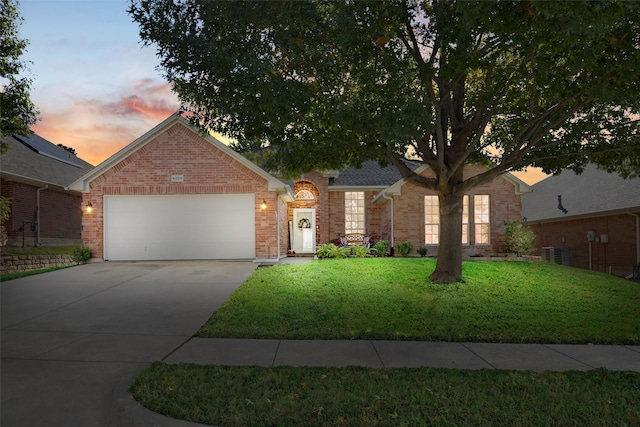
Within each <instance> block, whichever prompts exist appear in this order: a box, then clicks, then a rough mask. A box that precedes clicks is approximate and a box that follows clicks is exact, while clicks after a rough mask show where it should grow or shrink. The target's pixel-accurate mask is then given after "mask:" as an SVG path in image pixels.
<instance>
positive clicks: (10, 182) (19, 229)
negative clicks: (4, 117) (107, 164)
mask: <svg viewBox="0 0 640 427" xmlns="http://www.w3.org/2000/svg"><path fill="white" fill-rule="evenodd" d="M2 141H3V142H4V143H6V144H7V145H8V147H9V150H8V151H7V152H6V153H4V154H2V155H0V194H1V195H2V197H8V198H11V212H10V215H9V219H8V220H7V221H5V223H4V227H5V229H6V231H7V236H8V241H7V246H34V245H37V246H63V245H79V244H81V243H82V240H81V237H82V236H81V227H82V209H81V203H82V194H81V193H80V192H79V191H75V190H68V189H66V187H67V186H68V185H69V184H71V183H72V182H74V181H75V180H76V179H78V178H79V177H81V176H82V175H84V174H86V173H87V172H88V171H89V170H91V169H93V166H92V165H91V164H89V163H87V162H85V161H84V160H82V159H81V158H79V157H77V156H76V155H74V154H72V153H70V152H69V151H67V150H65V149H63V148H61V147H59V146H57V145H55V144H53V143H52V142H50V141H47V140H46V139H44V138H42V137H40V136H38V135H36V134H30V135H12V136H7V137H5V138H3V139H2Z"/></svg>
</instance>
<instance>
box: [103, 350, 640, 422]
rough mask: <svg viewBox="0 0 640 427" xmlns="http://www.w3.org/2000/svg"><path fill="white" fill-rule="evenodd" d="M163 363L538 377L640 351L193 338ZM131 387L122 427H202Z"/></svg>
mask: <svg viewBox="0 0 640 427" xmlns="http://www.w3.org/2000/svg"><path fill="white" fill-rule="evenodd" d="M163 361H164V362H166V363H195V364H200V365H228V366H262V367H272V366H284V365H286V366H328V367H331V366H335V367H344V366H364V367H371V368H417V367H432V368H455V369H506V370H530V371H538V372H541V371H567V370H579V371H586V370H590V369H597V368H606V369H609V370H624V371H636V372H640V346H612V345H565V344H489V343H448V342H424V341H348V340H330V341H326V340H260V339H255V340H250V339H222V338H191V339H190V340H188V341H187V342H185V343H184V344H183V345H182V346H180V347H179V348H178V349H176V350H175V351H174V352H172V353H171V354H169V355H168V356H167V357H165V358H164V359H163ZM128 386H129V383H124V384H122V385H121V386H120V387H119V388H117V389H116V390H115V392H114V399H115V401H116V402H117V406H118V408H119V422H120V425H123V426H124V425H126V426H136V427H157V426H164V427H203V424H196V423H191V422H188V421H181V420H175V419H172V418H169V417H165V416H162V415H160V414H156V413H154V412H151V411H150V410H148V409H146V408H144V407H142V406H141V405H140V404H138V403H137V402H136V401H135V400H133V398H132V397H131V395H130V394H129V392H128Z"/></svg>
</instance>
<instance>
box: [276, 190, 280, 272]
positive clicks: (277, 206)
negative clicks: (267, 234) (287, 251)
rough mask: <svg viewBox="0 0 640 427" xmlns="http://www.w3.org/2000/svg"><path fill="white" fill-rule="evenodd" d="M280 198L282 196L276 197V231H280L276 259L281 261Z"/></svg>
mask: <svg viewBox="0 0 640 427" xmlns="http://www.w3.org/2000/svg"><path fill="white" fill-rule="evenodd" d="M280 198H281V196H278V197H276V233H278V234H277V235H276V236H277V239H276V242H277V243H276V244H277V249H276V261H280Z"/></svg>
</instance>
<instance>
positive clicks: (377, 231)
mask: <svg viewBox="0 0 640 427" xmlns="http://www.w3.org/2000/svg"><path fill="white" fill-rule="evenodd" d="M410 166H411V167H412V168H414V169H415V170H416V171H417V172H419V173H424V174H429V173H430V171H429V170H428V168H425V167H424V166H420V165H418V164H410ZM467 170H468V173H472V174H473V173H479V172H480V171H481V170H482V169H481V168H480V167H468V168H467ZM70 189H72V190H76V191H81V192H82V193H83V206H84V207H85V208H86V207H88V206H91V208H92V209H91V212H88V211H87V210H86V209H85V210H84V213H83V227H84V228H83V230H84V231H83V236H82V237H83V241H84V244H85V245H86V246H88V247H90V248H91V250H92V254H93V257H95V258H100V259H104V260H169V259H171V260H175V259H251V260H256V261H260V260H275V259H279V258H281V257H286V256H287V253H288V252H289V251H295V252H296V254H313V253H315V250H316V247H317V246H318V245H319V244H323V243H328V242H330V241H332V240H334V239H336V238H337V237H338V235H339V234H350V233H363V234H369V235H371V237H372V238H373V239H374V241H375V240H380V239H385V240H389V241H390V242H392V244H393V242H399V241H411V242H412V243H413V245H414V247H416V248H417V247H421V246H424V245H428V246H429V247H430V253H431V254H437V248H438V219H437V212H438V207H437V197H435V195H434V194H433V193H432V192H429V191H428V190H426V189H424V188H421V187H418V186H415V185H414V184H412V183H408V182H404V180H403V179H401V177H400V174H399V172H398V171H397V170H396V169H395V168H394V167H386V168H383V167H381V166H380V165H378V164H377V163H376V162H365V164H364V165H363V167H361V168H359V169H356V168H351V167H350V168H347V169H345V170H343V171H326V172H312V173H309V174H305V175H304V176H301V177H299V178H298V179H296V180H294V181H288V182H286V181H283V180H281V179H279V178H278V177H276V176H274V175H272V174H270V173H268V172H267V171H265V170H263V169H261V168H260V167H258V166H257V165H256V164H254V163H252V162H251V161H249V160H247V159H246V158H244V157H243V156H241V155H240V154H238V153H237V152H235V151H233V150H232V149H231V148H229V147H228V146H226V145H224V144H223V143H221V142H220V141H218V140H217V139H215V138H213V137H212V136H202V134H201V133H199V132H198V130H197V129H195V128H193V127H192V126H191V125H190V124H189V123H188V121H186V120H185V119H184V118H182V117H180V116H179V115H173V116H171V117H169V118H168V119H166V120H165V121H164V122H162V123H160V124H159V125H158V126H156V127H155V128H154V129H152V130H150V131H149V132H147V133H146V134H145V135H143V136H141V137H140V138H138V139H137V140H135V141H133V142H132V143H131V144H129V145H128V146H126V147H125V148H123V149H122V150H120V151H119V152H118V153H116V154H114V155H113V156H112V157H110V158H109V159H107V160H105V161H104V162H103V163H101V164H100V165H98V166H97V167H96V168H95V169H93V170H92V171H91V172H89V173H88V174H86V175H84V176H83V177H81V178H80V179H78V180H77V181H76V182H74V183H73V184H72V185H71V186H70ZM527 191H529V187H528V186H527V185H526V184H525V183H523V182H522V181H520V180H519V179H517V178H515V177H514V176H512V175H510V174H505V175H503V176H502V177H500V178H498V179H496V180H494V181H493V182H491V183H490V184H486V185H483V186H479V187H477V188H475V189H474V190H473V192H472V193H470V194H469V195H468V196H467V197H465V212H466V214H465V218H466V221H465V226H464V229H465V233H464V242H461V243H462V244H463V247H464V250H465V252H466V253H467V254H469V255H472V254H491V253H496V252H499V251H500V250H501V249H502V248H503V247H504V235H503V234H504V221H505V220H506V219H515V218H520V215H521V203H520V195H521V194H522V193H525V192H527Z"/></svg>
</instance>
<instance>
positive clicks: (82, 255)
mask: <svg viewBox="0 0 640 427" xmlns="http://www.w3.org/2000/svg"><path fill="white" fill-rule="evenodd" d="M90 259H91V249H89V248H85V247H78V248H74V249H73V262H75V263H76V264H84V263H86V262H87V261H89V260H90Z"/></svg>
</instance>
